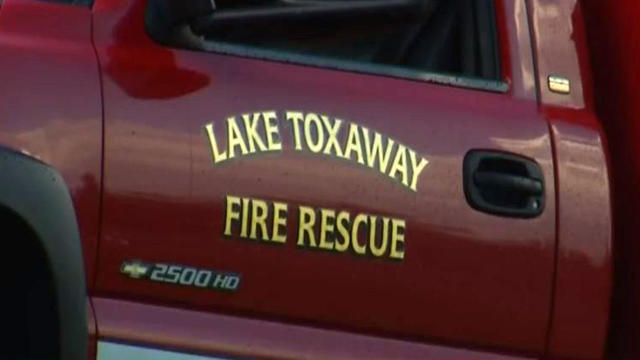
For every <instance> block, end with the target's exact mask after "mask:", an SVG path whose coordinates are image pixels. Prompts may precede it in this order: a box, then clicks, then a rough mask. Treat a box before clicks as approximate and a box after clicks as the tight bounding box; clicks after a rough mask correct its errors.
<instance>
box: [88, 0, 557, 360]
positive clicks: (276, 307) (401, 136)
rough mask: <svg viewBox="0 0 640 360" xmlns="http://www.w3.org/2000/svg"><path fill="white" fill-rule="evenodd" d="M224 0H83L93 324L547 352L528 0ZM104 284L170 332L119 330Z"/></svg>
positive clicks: (551, 211) (550, 220)
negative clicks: (246, 321) (277, 328)
mask: <svg viewBox="0 0 640 360" xmlns="http://www.w3.org/2000/svg"><path fill="white" fill-rule="evenodd" d="M184 3H185V4H187V3H188V2H184ZM216 3H217V4H216V5H217V8H216V9H215V10H210V11H208V10H206V9H205V10H202V9H200V10H197V9H196V10H197V11H199V12H195V13H189V12H188V11H187V12H185V13H179V12H178V10H180V9H182V10H184V9H183V8H180V6H182V5H180V4H182V2H180V3H177V5H176V4H173V5H172V6H176V7H177V8H175V9H167V6H168V5H167V2H162V1H150V2H149V3H147V1H144V0H96V3H95V5H94V9H93V11H94V21H95V24H94V27H95V43H96V47H97V50H98V54H99V57H100V62H101V68H102V76H103V78H102V80H103V84H104V104H105V108H104V114H105V157H104V191H105V193H104V199H103V222H102V240H101V244H100V249H99V257H100V259H99V274H98V276H97V282H96V288H97V298H96V299H95V300H94V302H95V304H96V305H95V306H96V312H97V317H98V325H99V333H101V334H102V335H103V336H105V337H108V338H111V339H115V340H118V341H126V342H128V343H133V344H141V345H140V346H160V347H163V348H169V349H178V350H184V351H197V352H201V353H204V354H222V355H225V356H234V357H235V356H237V357H255V358H260V357H267V356H268V355H269V356H272V355H273V354H274V351H276V353H277V351H278V349H280V348H279V347H281V348H286V347H291V348H295V347H298V348H299V347H301V346H302V347H304V346H307V347H306V348H307V349H309V350H308V351H320V350H318V349H321V348H323V346H324V347H325V348H329V347H331V346H333V345H331V343H326V344H325V345H322V346H321V345H318V346H316V347H314V346H311V345H313V339H303V338H300V337H290V338H288V339H289V340H288V341H283V342H281V343H279V345H277V346H276V345H273V344H271V345H270V346H271V347H270V348H269V349H265V348H260V347H259V346H255V347H252V346H250V345H247V346H246V347H244V348H239V349H236V348H234V349H235V350H233V351H231V350H229V347H227V345H228V344H227V343H225V341H227V340H224V339H223V340H220V339H217V340H216V339H205V340H202V341H201V342H198V341H196V340H193V339H194V337H195V338H197V337H198V335H197V334H201V333H207V331H213V330H212V329H215V328H216V327H218V326H221V325H220V324H219V323H214V322H208V323H201V324H200V325H198V326H200V327H198V328H197V331H196V330H194V327H193V326H194V325H193V324H191V325H187V323H188V322H183V321H182V320H181V319H183V318H182V317H181V316H178V314H183V313H182V312H181V311H186V312H185V314H187V313H188V314H193V313H194V312H195V313H197V314H201V315H202V316H204V317H206V316H214V315H216V316H217V315H220V314H227V315H230V317H229V318H226V317H225V318H224V319H226V320H225V321H232V320H229V319H232V318H233V319H242V318H251V319H258V320H260V321H265V322H267V323H280V324H291V325H295V326H297V327H298V328H297V329H300V327H301V328H306V327H308V328H309V329H324V330H326V331H338V332H340V333H344V334H354V333H355V334H363V335H366V336H367V337H369V336H370V337H373V338H387V339H396V340H401V341H406V342H408V343H416V344H421V343H426V344H430V345H434V346H438V348H439V349H448V348H453V347H465V348H474V349H478V350H479V351H497V352H510V353H516V354H541V353H542V352H543V350H544V346H545V334H546V330H547V323H548V321H549V312H550V301H551V293H552V276H553V267H554V266H553V264H554V245H555V234H556V229H555V213H556V205H555V201H554V199H555V189H554V161H553V156H552V149H551V145H550V135H549V127H548V123H547V121H546V120H545V118H544V116H543V115H542V114H540V113H539V111H538V107H537V102H536V96H535V85H534V84H535V82H534V71H533V65H532V56H531V44H530V43H529V35H528V31H529V30H528V26H527V14H526V11H525V6H524V1H514V2H511V1H505V2H502V1H495V2H494V1H454V2H447V1H417V2H416V1H395V0H388V1H387V0H380V1H371V0H363V1H359V2H357V3H355V2H353V3H350V2H346V1H335V2H314V1H308V0H294V1H289V2H284V1H283V2H282V3H280V2H277V1H275V2H266V1H253V2H244V1H238V2H235V3H233V2H225V1H220V2H216ZM354 4H355V5H354ZM185 6H186V5H185ZM178 8H180V9H178ZM176 9H177V10H176ZM188 10H194V9H193V8H190V9H188ZM207 11H208V12H207ZM381 15H382V16H381ZM106 298H116V299H120V300H124V301H121V302H120V303H119V304H120V305H119V306H121V307H120V309H125V308H127V306H135V309H139V310H136V311H131V312H129V313H128V315H127V316H130V317H131V318H127V319H128V320H126V324H128V325H126V326H133V328H135V327H136V325H135V324H136V321H148V322H150V323H153V324H155V325H154V326H153V328H154V329H155V330H153V331H158V333H157V334H163V335H162V336H151V335H149V334H152V333H153V334H156V333H155V332H153V331H152V332H149V333H144V332H136V331H125V330H123V329H122V328H121V329H120V330H118V326H124V327H126V326H125V325H123V324H124V320H123V322H121V323H117V322H109V320H108V318H109V316H113V317H118V316H119V314H118V311H113V312H108V311H107V310H104V309H107V308H109V309H116V308H117V307H113V302H112V300H106ZM110 301H111V302H110ZM129 309H131V308H129ZM145 309H146V310H145ZM150 309H153V311H152V310H150ZM161 309H165V310H166V311H167V313H166V314H173V315H172V316H169V317H167V318H158V317H155V316H150V315H149V314H164V312H162V311H164V310H161ZM171 309H175V311H177V312H171V311H173V310H171ZM178 309H182V310H178ZM145 311H150V312H149V313H147V315H149V316H146V317H145V316H141V315H140V314H141V313H144V312H145ZM190 316H191V315H190ZM101 317H102V318H101ZM195 318H197V317H195ZM103 319H106V320H103ZM101 321H102V324H108V325H104V327H103V328H100V324H101ZM185 321H186V320H185ZM118 324H119V325H118ZM180 329H181V330H180ZM149 331H151V330H149ZM172 331H175V333H172ZM180 331H186V332H187V333H189V334H192V332H193V337H191V340H188V339H189V336H186V337H185V336H183V337H180V336H178V335H177V334H178V333H180ZM229 331H231V330H229ZM309 331H311V330H309ZM182 334H183V335H184V333H182ZM251 334H252V333H251V332H250V331H247V332H245V333H243V332H239V333H238V337H239V338H242V337H243V336H244V337H245V340H246V344H253V341H256V340H255V337H254V336H252V335H251ZM174 335H175V337H174ZM221 336H222V335H221ZM265 336H268V334H267V335H265ZM345 336H347V335H345ZM170 339H172V340H170ZM175 339H178V340H175ZM180 339H182V340H180ZM185 339H187V340H185ZM236 340H237V339H236ZM190 341H191V342H190ZM229 341H230V340H229ZM225 344H226V345H225ZM305 344H307V345H305ZM308 344H311V345H308ZM334 345H335V344H334ZM278 346H279V347H278ZM336 346H338V345H336ZM311 349H315V350H311ZM99 350H100V348H99ZM105 351H106V350H105ZM354 351H355V350H354ZM278 354H279V356H280V357H281V358H283V357H286V356H285V355H283V354H285V353H278ZM288 354H291V353H288ZM447 354H448V355H447V356H445V355H446V354H445V353H442V354H441V355H442V357H440V358H447V357H453V355H452V354H451V353H447ZM334 355H335V354H334ZM423 355H424V357H422V358H432V357H433V356H435V355H434V354H433V353H432V354H431V355H428V354H427V353H425V354H423ZM289 356H290V357H288V358H297V357H298V355H296V356H293V355H289ZM336 356H337V355H336ZM341 356H344V358H350V357H349V356H351V355H349V352H348V351H347V352H346V355H345V354H341ZM300 357H302V356H300Z"/></svg>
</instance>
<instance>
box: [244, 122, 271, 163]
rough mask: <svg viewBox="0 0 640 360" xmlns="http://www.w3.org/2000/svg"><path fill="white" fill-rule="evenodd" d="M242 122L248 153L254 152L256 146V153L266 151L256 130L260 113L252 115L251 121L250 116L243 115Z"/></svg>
mask: <svg viewBox="0 0 640 360" xmlns="http://www.w3.org/2000/svg"><path fill="white" fill-rule="evenodd" d="M242 120H243V121H244V128H245V131H246V132H247V142H248V143H249V152H250V153H254V152H256V145H258V151H267V147H266V146H265V144H264V141H262V137H261V136H260V133H258V130H257V129H256V128H257V127H258V121H259V120H260V113H253V119H252V118H251V114H244V115H242Z"/></svg>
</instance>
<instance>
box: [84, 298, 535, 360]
mask: <svg viewBox="0 0 640 360" xmlns="http://www.w3.org/2000/svg"><path fill="white" fill-rule="evenodd" d="M94 304H95V309H96V316H97V318H98V321H99V324H100V329H99V330H100V335H101V337H102V339H105V340H115V341H127V342H129V341H134V342H135V343H137V344H140V345H143V346H155V347H163V348H169V349H173V350H178V351H180V350H182V351H190V352H197V353H202V354H208V355H214V356H215V355H217V356H224V357H226V356H230V357H235V358H242V359H246V358H249V359H279V360H294V359H305V360H316V359H317V360H319V359H343V360H349V359H353V360H355V359H371V360H376V359H380V360H393V359H402V360H412V359H415V360H418V359H419V360H436V359H438V360H458V359H459V360H462V359H464V360H524V359H525V358H523V357H515V356H508V355H500V354H495V353H486V352H479V351H470V350H463V349H454V348H448V347H443V346H432V345H424V344H420V343H416V342H408V341H399V340H391V339H384V338H379V337H373V336H364V335H357V334H351V333H346V332H341V331H335V330H323V329H315V328H309V327H302V326H296V325H287V324H282V323H277V322H268V321H262V320H251V319H244V318H239V317H234V316H227V315H219V314H213V313H207V312H199V311H190V310H180V309H175V308H169V307H161V306H153V305H144V304H139V303H134V302H128V301H119V300H112V299H102V298H96V299H94Z"/></svg>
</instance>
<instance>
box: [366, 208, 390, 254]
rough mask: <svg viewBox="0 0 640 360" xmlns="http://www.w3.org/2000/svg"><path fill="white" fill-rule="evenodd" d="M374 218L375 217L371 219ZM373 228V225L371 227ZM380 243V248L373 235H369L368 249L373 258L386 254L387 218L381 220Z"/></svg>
mask: <svg viewBox="0 0 640 360" xmlns="http://www.w3.org/2000/svg"><path fill="white" fill-rule="evenodd" d="M373 218H375V217H373ZM371 226H374V225H371ZM374 234H375V231H374ZM381 237H382V243H380V246H378V245H377V244H376V240H375V235H370V237H369V249H371V253H372V254H373V256H375V257H381V256H383V255H384V253H385V252H387V242H388V238H389V218H386V217H383V218H382V234H381Z"/></svg>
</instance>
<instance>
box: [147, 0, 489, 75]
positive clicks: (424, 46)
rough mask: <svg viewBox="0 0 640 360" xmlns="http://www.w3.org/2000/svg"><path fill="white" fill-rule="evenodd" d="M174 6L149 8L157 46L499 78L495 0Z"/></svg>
mask: <svg viewBox="0 0 640 360" xmlns="http://www.w3.org/2000/svg"><path fill="white" fill-rule="evenodd" d="M176 6H177V7H181V5H169V6H168V5H167V2H163V1H151V2H150V3H149V8H148V12H147V29H148V31H149V33H150V34H151V36H152V37H153V38H154V39H155V40H156V41H158V42H161V43H165V44H169V45H172V46H177V47H183V48H191V49H197V50H204V51H212V52H223V53H230V54H234V55H243V56H247V57H258V58H266V59H270V60H276V61H283V62H294V63H302V64H307V65H318V66H322V67H334V68H345V69H346V70H355V71H362V72H371V73H391V75H394V72H393V71H388V70H389V69H401V70H409V71H414V72H417V73H422V74H425V73H432V74H446V75H453V76H458V77H464V78H478V79H484V80H495V81H499V80H500V77H501V74H500V63H499V62H500V61H499V53H498V45H497V35H496V28H495V23H496V22H495V9H494V3H493V0H477V1H476V0H453V1H439V0H355V1H354V0H242V1H237V0H218V1H216V3H215V9H212V10H210V11H208V12H207V11H206V10H204V11H203V10H202V9H193V8H191V9H184V8H181V9H176V8H175V7H176ZM182 7H183V6H182ZM203 13H204V15H203ZM178 14H180V15H178ZM193 14H195V16H194V15H193ZM184 25H188V26H187V27H188V28H189V30H190V31H188V32H185V31H181V29H182V30H184V28H185V27H184ZM193 35H195V37H194V36H193ZM401 72H402V71H400V73H401ZM397 73H398V72H397V71H396V74H397ZM400 75H402V74H400ZM405 77H406V76H405ZM409 77H410V76H409ZM416 77H418V78H420V76H416Z"/></svg>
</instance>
